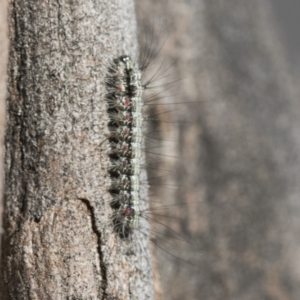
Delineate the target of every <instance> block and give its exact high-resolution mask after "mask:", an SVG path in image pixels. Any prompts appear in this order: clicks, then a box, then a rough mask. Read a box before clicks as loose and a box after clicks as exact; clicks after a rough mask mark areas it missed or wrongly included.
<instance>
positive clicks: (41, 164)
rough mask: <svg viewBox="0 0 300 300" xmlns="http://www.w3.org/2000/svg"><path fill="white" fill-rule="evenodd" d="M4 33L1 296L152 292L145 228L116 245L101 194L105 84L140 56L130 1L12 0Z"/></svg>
mask: <svg viewBox="0 0 300 300" xmlns="http://www.w3.org/2000/svg"><path fill="white" fill-rule="evenodd" d="M9 30H10V39H11V46H10V60H9V97H8V112H9V115H8V125H7V132H6V157H5V158H6V188H5V218H4V227H5V235H4V238H3V247H2V251H3V253H2V272H1V273H2V279H1V287H0V290H1V299H151V298H152V294H153V288H152V284H151V278H152V276H151V267H150V258H149V255H150V254H149V253H150V250H149V245H148V241H147V234H145V231H144V234H143V235H142V234H141V236H140V237H139V238H138V244H137V245H136V246H134V243H131V242H129V243H126V242H124V241H120V239H119V238H118V237H117V236H116V235H115V234H114V233H113V224H112V222H111V214H112V209H111V207H110V205H109V203H110V200H111V199H110V195H109V193H108V192H107V190H108V187H109V185H110V180H109V177H108V173H107V167H108V165H109V159H108V149H109V145H108V141H107V139H106V135H105V134H107V133H108V128H107V122H108V116H107V112H106V109H107V105H106V104H107V103H106V101H105V94H106V90H105V83H104V80H105V76H106V74H107V67H108V62H109V60H110V59H112V58H115V57H118V56H119V55H122V54H130V55H132V56H133V57H136V56H137V49H138V47H137V38H136V17H135V8H134V3H133V2H132V1H130V0H115V1H93V0H75V1H74V0H60V1H52V0H50V1H36V0H32V1H23V0H11V1H10V3H9ZM102 142H103V143H102ZM144 194H145V193H144ZM144 226H147V224H145V225H144ZM137 235H138V233H137Z"/></svg>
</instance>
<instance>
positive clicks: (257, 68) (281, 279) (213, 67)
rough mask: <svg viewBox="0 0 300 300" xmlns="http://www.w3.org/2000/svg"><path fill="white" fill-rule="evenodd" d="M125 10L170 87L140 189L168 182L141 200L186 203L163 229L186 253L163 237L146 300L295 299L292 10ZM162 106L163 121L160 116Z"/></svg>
mask: <svg viewBox="0 0 300 300" xmlns="http://www.w3.org/2000/svg"><path fill="white" fill-rule="evenodd" d="M136 5H137V11H138V20H139V27H140V28H143V30H145V29H146V30H147V29H148V31H149V32H150V33H151V34H152V35H153V36H154V40H155V42H156V41H158V42H157V43H158V44H160V43H161V41H164V40H165V42H164V44H163V47H162V49H161V50H160V52H159V54H158V57H157V60H158V61H162V60H163V61H164V63H165V64H166V65H167V66H168V65H169V66H171V67H170V68H169V70H168V71H169V72H168V74H170V76H168V79H167V80H168V81H169V82H170V81H172V80H174V82H176V84H175V92H174V91H170V90H167V91H165V92H164V97H162V98H161V99H159V103H160V105H158V106H157V107H153V108H152V109H153V111H154V113H156V114H157V115H158V116H159V117H158V120H157V122H156V123H155V127H153V128H152V129H153V131H155V132H157V128H159V129H161V130H160V136H159V138H160V139H161V144H160V145H159V146H157V145H156V150H157V151H156V152H161V153H163V156H160V157H159V158H157V159H156V160H153V161H154V164H152V165H151V166H150V167H151V169H150V170H149V174H150V178H151V177H154V178H155V177H156V178H157V177H159V176H160V175H161V174H159V173H157V172H156V173H155V172H153V171H151V170H155V169H157V170H159V169H164V170H172V174H171V175H170V176H169V178H168V179H165V178H164V177H163V176H162V177H159V178H160V182H159V183H160V185H159V186H155V185H154V184H152V183H151V181H150V186H151V190H150V193H151V194H152V195H153V194H154V195H155V199H154V200H155V201H161V202H162V203H164V205H173V206H172V207H175V206H174V203H175V204H180V205H181V204H182V203H186V205H185V206H182V205H181V206H179V208H178V210H177V212H176V213H175V215H176V217H177V219H176V220H175V219H171V220H170V221H168V223H167V224H168V227H169V228H172V229H173V230H174V231H176V232H178V233H179V234H180V235H181V236H184V237H185V238H186V239H187V240H189V241H192V242H193V245H194V246H195V247H190V245H189V244H188V243H183V244H182V245H177V243H176V242H175V245H176V246H174V237H172V234H170V232H168V230H165V232H164V233H165V236H164V241H166V242H170V243H169V246H167V243H165V244H164V246H163V247H168V248H167V250H168V251H169V250H170V249H171V250H172V251H174V250H175V251H176V253H175V257H172V256H171V255H168V253H166V252H164V251H155V255H156V263H157V270H156V271H157V275H156V277H155V278H156V281H157V282H158V283H157V285H156V298H157V299H164V300H165V299H205V300H227V299H228V300H258V299H259V300H261V299H265V300H271V299H272V300H273V299H274V300H298V299H300V184H299V183H300V101H299V71H300V60H299V53H300V52H299V50H300V49H299V47H300V39H299V29H298V28H299V22H300V20H299V15H300V11H299V9H300V3H299V2H296V1H280V0H277V1H274V0H272V1H271V0H251V1H249V0H242V1H241V0H226V1H224V0H191V1H186V0H177V1H150V0H141V1H137V2H136ZM151 28H152V29H151ZM153 28H154V29H153ZM143 35H144V32H143V34H142V35H141V37H140V44H141V45H142V46H143V43H144V39H143ZM165 37H167V38H165ZM156 68H159V64H158V66H156ZM154 69H155V68H154ZM180 78H184V79H183V80H180V81H178V79H180ZM168 81H166V79H162V80H161V86H163V85H164V84H166V83H167V82H168ZM158 86H159V84H158ZM182 102H186V105H183V106H180V107H178V105H177V106H176V105H173V104H174V103H175V104H176V103H182ZM161 103H164V104H165V106H166V107H167V108H168V109H169V112H170V113H163V114H160V112H161ZM171 112H172V113H171ZM173 121H174V122H173ZM172 122H173V123H172ZM166 124H172V130H170V128H169V127H168V125H166ZM165 129H167V130H165ZM168 140H172V141H175V144H173V146H170V144H167V143H166V141H168ZM158 149H159V150H158ZM176 157H177V158H179V159H173V158H176ZM161 186H163V187H167V186H175V187H177V188H176V189H175V191H174V190H173V191H172V190H170V189H167V188H162V187H161ZM151 201H153V198H152V199H151ZM192 203H198V204H197V205H191V204H192ZM165 222H166V221H165V220H162V221H161V223H164V224H165ZM170 245H173V246H170ZM195 249H197V250H195ZM172 251H171V252H172ZM173 253H174V252H173ZM199 253H200V254H201V255H200V256H199V255H198V254H199ZM176 257H177V258H176ZM178 257H179V258H181V259H182V260H180V259H178ZM184 261H188V262H190V261H191V262H192V263H191V264H188V263H184Z"/></svg>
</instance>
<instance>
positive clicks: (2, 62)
mask: <svg viewBox="0 0 300 300" xmlns="http://www.w3.org/2000/svg"><path fill="white" fill-rule="evenodd" d="M7 55H8V34H7V1H4V0H3V1H1V2H0V158H1V159H0V255H1V236H2V233H3V228H2V214H3V204H2V195H3V161H2V158H3V138H4V130H5V97H6V74H7V70H6V68H7Z"/></svg>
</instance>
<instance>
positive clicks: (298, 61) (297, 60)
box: [271, 0, 300, 76]
mask: <svg viewBox="0 0 300 300" xmlns="http://www.w3.org/2000/svg"><path fill="white" fill-rule="evenodd" d="M271 5H272V9H273V13H274V16H275V26H277V29H278V35H279V37H280V39H281V41H282V43H283V44H284V46H285V48H286V50H287V54H288V58H289V60H290V63H291V66H292V69H293V72H295V73H296V75H297V76H299V74H300V54H299V53H300V30H299V28H300V2H299V1H296V0H286V1H281V0H272V1H271Z"/></svg>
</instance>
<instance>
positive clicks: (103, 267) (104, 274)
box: [78, 198, 108, 299]
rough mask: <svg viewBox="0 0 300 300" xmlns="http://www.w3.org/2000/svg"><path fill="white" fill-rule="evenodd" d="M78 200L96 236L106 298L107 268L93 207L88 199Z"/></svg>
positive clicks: (105, 296) (102, 288)
mask: <svg viewBox="0 0 300 300" xmlns="http://www.w3.org/2000/svg"><path fill="white" fill-rule="evenodd" d="M78 200H80V201H82V202H83V203H84V204H85V205H86V207H87V209H88V210H89V211H90V213H91V220H92V229H93V232H94V233H95V234H96V235H97V237H98V241H97V244H98V247H97V251H98V254H99V258H100V264H99V265H100V271H101V277H102V282H101V290H102V291H103V295H102V299H107V297H108V295H107V291H106V288H107V269H106V266H105V264H104V262H103V260H104V254H103V250H102V248H101V233H100V232H99V230H98V229H97V226H96V218H95V214H94V208H93V206H92V205H91V203H90V201H89V200H88V199H84V198H78Z"/></svg>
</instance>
